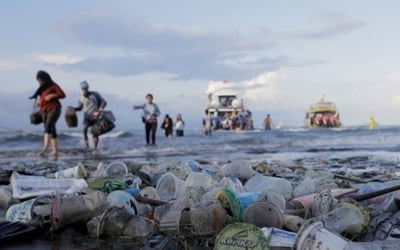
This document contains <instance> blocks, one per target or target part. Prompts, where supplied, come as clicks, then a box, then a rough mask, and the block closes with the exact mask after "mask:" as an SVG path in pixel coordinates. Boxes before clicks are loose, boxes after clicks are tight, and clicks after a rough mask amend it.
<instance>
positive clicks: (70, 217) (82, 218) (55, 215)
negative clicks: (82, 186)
mask: <svg viewBox="0 0 400 250" xmlns="http://www.w3.org/2000/svg"><path fill="white" fill-rule="evenodd" d="M106 206H107V203H106V197H105V195H104V193H103V192H100V191H96V192H93V193H89V194H85V195H70V196H59V195H55V196H53V197H52V206H51V231H56V230H58V229H61V228H63V227H65V226H66V225H70V224H74V223H77V222H86V221H88V220H90V219H91V218H93V217H95V216H98V215H100V214H101V213H102V212H103V211H104V209H105V208H106Z"/></svg>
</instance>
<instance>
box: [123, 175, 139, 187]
mask: <svg viewBox="0 0 400 250" xmlns="http://www.w3.org/2000/svg"><path fill="white" fill-rule="evenodd" d="M123 181H124V182H125V184H126V186H127V187H128V188H140V186H141V185H142V180H141V179H140V178H139V177H137V176H134V175H126V176H124V178H123Z"/></svg>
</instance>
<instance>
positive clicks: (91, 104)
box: [74, 81, 107, 149]
mask: <svg viewBox="0 0 400 250" xmlns="http://www.w3.org/2000/svg"><path fill="white" fill-rule="evenodd" d="M81 89H82V96H81V98H80V99H79V106H78V107H76V108H74V109H75V111H81V110H83V113H84V114H83V117H84V118H83V139H84V140H85V145H86V147H87V148H89V137H88V130H89V128H90V127H91V126H93V125H94V124H95V123H96V121H97V118H98V116H99V115H100V113H101V112H103V111H104V108H105V107H106V106H107V102H106V101H105V100H104V98H103V97H102V96H101V95H100V94H99V93H98V92H95V91H89V83H88V82H87V81H83V82H81ZM98 145H99V136H98V135H93V146H94V148H95V149H97V146H98Z"/></svg>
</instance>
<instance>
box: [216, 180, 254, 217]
mask: <svg viewBox="0 0 400 250" xmlns="http://www.w3.org/2000/svg"><path fill="white" fill-rule="evenodd" d="M260 194H261V193H259V192H251V193H250V192H249V193H235V192H233V191H232V190H230V189H227V188H224V189H222V190H220V191H219V192H218V193H217V194H216V196H215V198H216V199H217V200H219V201H220V202H221V203H222V204H223V206H224V208H226V209H229V211H230V212H231V213H232V215H233V218H234V219H235V220H236V221H243V212H244V210H245V209H246V208H247V207H248V206H249V205H250V204H251V203H253V202H255V201H256V200H257V199H258V197H259V196H260Z"/></svg>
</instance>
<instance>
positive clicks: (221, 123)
mask: <svg viewBox="0 0 400 250" xmlns="http://www.w3.org/2000/svg"><path fill="white" fill-rule="evenodd" d="M208 101H209V102H208V105H207V109H206V110H207V111H208V114H209V115H210V117H211V120H212V126H213V128H214V129H215V130H218V129H223V130H236V131H240V130H253V129H254V126H253V119H252V113H251V111H250V110H247V109H246V108H245V106H244V101H243V99H238V98H237V95H236V94H234V93H233V92H216V93H212V94H209V95H208Z"/></svg>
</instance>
